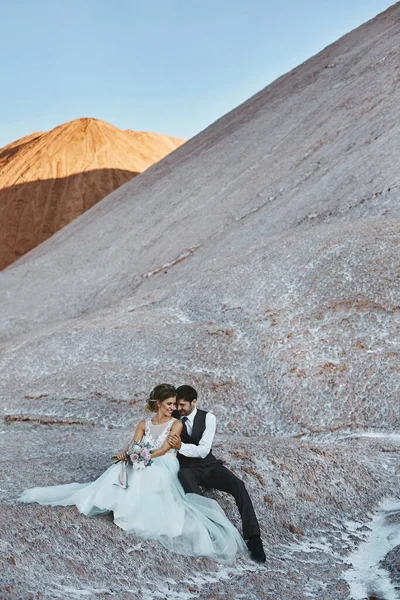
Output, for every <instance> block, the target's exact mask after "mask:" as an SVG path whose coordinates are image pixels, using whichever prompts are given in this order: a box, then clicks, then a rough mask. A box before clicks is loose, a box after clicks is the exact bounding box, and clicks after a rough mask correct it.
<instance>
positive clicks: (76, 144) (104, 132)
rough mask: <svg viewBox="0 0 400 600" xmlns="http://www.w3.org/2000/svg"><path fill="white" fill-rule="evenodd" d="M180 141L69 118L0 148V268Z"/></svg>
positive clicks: (154, 134) (47, 236) (48, 235)
mask: <svg viewBox="0 0 400 600" xmlns="http://www.w3.org/2000/svg"><path fill="white" fill-rule="evenodd" d="M184 141H185V140H182V139H178V138H173V137H170V136H167V135H162V134H159V133H151V132H146V131H130V130H127V131H123V130H121V129H118V128H117V127H114V126H113V125H110V124H109V123H105V122H104V121H99V120H98V119H87V118H85V119H76V120H74V121H70V122H69V123H65V124H64V125H60V126H59V127H56V128H55V129H52V130H51V131H49V132H46V133H33V134H31V135H28V136H26V137H24V138H21V139H20V140H17V141H15V142H12V143H11V144H9V145H7V146H5V147H4V148H2V149H1V150H0V269H4V268H5V267H7V266H8V265H10V264H11V263H12V262H14V261H15V260H17V259H18V258H19V257H20V256H22V255H23V254H25V253H26V252H28V251H29V250H31V249H32V248H34V247H35V246H37V245H38V244H40V243H41V242H43V241H44V240H46V239H47V238H49V237H50V236H51V235H53V233H55V232H56V231H58V230H59V229H61V228H62V227H64V225H66V224H67V223H69V222H70V221H72V220H73V219H75V217H78V216H79V215H80V214H82V213H83V212H85V211H86V210H88V209H89V208H91V207H92V206H93V205H94V204H96V203H97V202H99V200H101V199H102V198H104V197H105V196H107V195H108V194H109V193H111V192H112V191H113V190H115V189H116V188H118V187H119V186H121V185H122V184H124V183H126V182H127V181H129V180H130V179H132V178H133V177H135V176H136V175H138V174H139V173H141V172H142V171H144V170H145V169H147V168H148V167H150V166H151V165H152V164H154V163H155V162H157V161H159V160H160V159H161V158H163V157H164V156H166V155H167V154H169V153H170V152H172V151H173V150H175V148H177V147H178V146H180V145H181V144H183V143H184Z"/></svg>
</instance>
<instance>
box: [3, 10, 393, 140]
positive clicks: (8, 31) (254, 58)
mask: <svg viewBox="0 0 400 600" xmlns="http://www.w3.org/2000/svg"><path fill="white" fill-rule="evenodd" d="M393 3H394V2H393V1H392V2H391V1H390V0H389V1H388V0H280V1H279V0H140V1H139V0H114V1H113V0H0V8H1V11H0V40H1V64H0V85H1V93H0V147H2V146H3V145H5V144H7V143H9V142H11V141H13V140H16V139H18V138H19V137H22V136H24V135H27V134H28V133H32V132H34V131H45V130H49V129H51V128H52V127H55V126H57V125H60V124H61V123H64V122H65V121H70V120H71V119H75V118H78V117H95V118H98V119H103V120H105V121H108V122H110V123H112V124H113V125H116V126H117V127H120V128H122V129H136V130H149V131H158V132H161V133H167V134H170V135H175V136H178V137H187V138H189V137H191V136H193V135H194V134H195V133H197V132H199V131H201V130H202V129H204V128H205V127H206V126H207V125H209V124H210V123H212V122H213V121H215V120H216V119H217V118H218V117H220V116H222V115H223V114H225V113H226V112H228V111H229V110H231V109H232V108H234V107H235V106H237V105H238V104H240V103H241V102H243V101H244V100H246V99H247V98H249V97H250V96H252V95H253V94H254V93H256V92H257V91H259V90H260V89H262V88H263V87H265V86H266V85H267V84H268V83H270V82H271V81H273V80H274V79H276V78H277V77H278V76H280V75H282V74H283V73H285V72H287V71H289V70H290V69H291V68H293V67H295V66H296V65H298V64H299V63H301V62H303V61H304V60H306V59H307V58H309V57H310V56H312V55H313V54H315V53H317V52H318V51H319V50H321V49H322V48H324V47H325V46H327V45H328V44H330V43H331V42H333V41H335V40H336V39H337V38H339V37H340V36H342V35H343V34H345V33H347V32H348V31H350V30H351V29H354V28H355V27H357V26H358V25H361V24H362V23H363V22H364V21H366V20H368V19H370V18H372V17H374V16H375V15H376V14H378V13H379V12H382V11H383V10H384V9H386V8H387V7H388V6H390V5H391V4H393Z"/></svg>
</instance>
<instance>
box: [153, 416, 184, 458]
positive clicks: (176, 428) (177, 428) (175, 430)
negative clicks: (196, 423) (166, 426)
mask: <svg viewBox="0 0 400 600" xmlns="http://www.w3.org/2000/svg"><path fill="white" fill-rule="evenodd" d="M182 427H183V425H182V423H181V422H180V421H178V420H176V421H175V423H174V424H173V425H172V427H171V434H172V435H181V431H182ZM168 450H171V446H170V445H169V443H168V441H167V440H165V442H164V443H163V445H162V446H161V448H158V449H157V450H155V451H154V452H152V454H151V458H157V457H158V456H163V455H164V454H166V453H167V452H168Z"/></svg>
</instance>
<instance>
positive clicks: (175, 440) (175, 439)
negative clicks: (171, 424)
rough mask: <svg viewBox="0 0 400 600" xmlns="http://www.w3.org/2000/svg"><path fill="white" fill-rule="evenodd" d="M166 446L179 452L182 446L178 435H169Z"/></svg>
mask: <svg viewBox="0 0 400 600" xmlns="http://www.w3.org/2000/svg"><path fill="white" fill-rule="evenodd" d="M167 440H168V444H169V445H170V446H171V448H175V450H179V449H180V447H181V446H182V440H181V438H180V436H179V435H177V434H176V433H175V434H174V433H171V434H170V435H169V436H168V438H167Z"/></svg>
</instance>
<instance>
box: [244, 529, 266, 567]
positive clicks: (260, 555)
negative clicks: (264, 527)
mask: <svg viewBox="0 0 400 600" xmlns="http://www.w3.org/2000/svg"><path fill="white" fill-rule="evenodd" d="M247 547H248V549H249V550H250V556H251V558H252V559H253V560H256V561H257V562H262V563H264V562H265V561H266V560H267V559H266V556H265V552H264V548H263V545H262V541H261V538H260V536H259V535H253V536H252V537H251V538H250V539H249V541H248V542H247Z"/></svg>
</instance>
